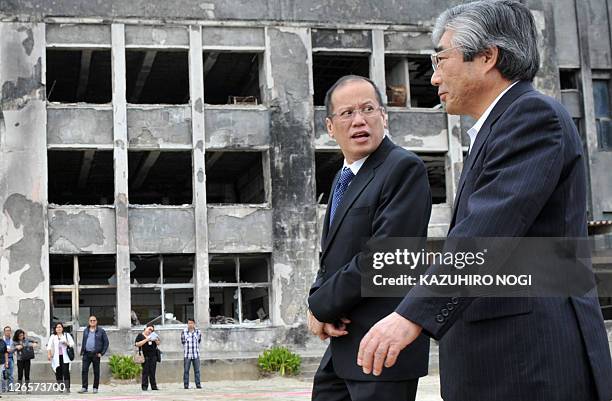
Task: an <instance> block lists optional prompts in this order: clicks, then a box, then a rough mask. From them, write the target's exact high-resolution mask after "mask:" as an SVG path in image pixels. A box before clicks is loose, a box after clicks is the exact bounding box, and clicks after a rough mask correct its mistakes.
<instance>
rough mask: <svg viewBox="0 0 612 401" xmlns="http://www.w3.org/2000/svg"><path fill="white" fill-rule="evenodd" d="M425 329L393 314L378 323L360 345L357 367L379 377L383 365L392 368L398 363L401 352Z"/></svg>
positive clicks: (395, 313)
mask: <svg viewBox="0 0 612 401" xmlns="http://www.w3.org/2000/svg"><path fill="white" fill-rule="evenodd" d="M422 330H423V328H422V327H421V326H419V325H417V324H415V323H413V322H411V321H410V320H408V319H406V318H404V317H403V316H401V315H400V314H398V313H397V312H393V313H392V314H390V315H389V316H387V317H385V318H384V319H382V320H381V321H379V322H378V323H376V324H375V325H374V326H372V328H371V329H370V330H369V331H368V332H367V334H366V335H365V336H364V337H363V339H362V340H361V343H360V344H359V353H358V354H357V365H359V366H361V367H362V368H363V373H365V374H370V373H372V372H373V373H374V376H379V375H380V373H381V372H382V368H383V364H384V366H385V367H387V368H390V367H391V366H393V365H394V364H395V362H396V361H397V357H398V356H399V353H400V351H401V350H403V349H404V348H406V347H407V346H408V345H409V344H410V343H412V342H413V341H414V340H416V338H417V337H418V336H419V334H421V331H422Z"/></svg>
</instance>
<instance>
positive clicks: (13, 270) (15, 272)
mask: <svg viewBox="0 0 612 401" xmlns="http://www.w3.org/2000/svg"><path fill="white" fill-rule="evenodd" d="M247 3H248V4H247ZM458 3H460V1H458V0H457V1H454V0H453V1H433V2H428V3H426V2H419V1H411V2H405V1H404V2H401V1H396V0H387V1H382V2H371V1H362V2H354V1H348V0H338V1H331V2H329V1H328V2H322V1H314V2H307V3H304V4H302V3H299V2H291V1H285V0H269V1H268V0H266V1H249V2H241V1H237V2H227V1H209V2H205V3H202V2H195V1H186V2H181V3H180V4H172V6H169V5H168V4H166V3H164V2H142V1H135V2H123V1H111V2H93V3H91V2H80V1H74V0H62V1H55V2H53V3H52V4H51V3H48V2H40V4H38V3H37V2H16V1H7V0H0V87H1V91H2V92H1V106H2V108H1V110H0V173H1V174H0V204H1V205H2V210H3V213H2V215H0V297H1V299H2V305H3V308H0V322H2V324H3V325H4V324H10V325H12V326H18V327H23V328H25V329H27V330H28V331H30V332H32V333H34V334H36V335H39V336H44V335H46V333H48V331H49V326H50V323H51V321H52V320H56V319H62V318H64V320H67V321H70V322H71V323H72V324H74V325H81V326H82V325H83V323H84V317H83V315H84V314H86V313H87V312H88V311H92V310H99V311H100V312H99V313H100V314H101V315H102V317H103V318H106V319H110V320H108V321H109V322H111V323H109V324H107V326H109V333H110V335H111V338H112V341H111V343H112V346H111V350H112V351H113V352H128V351H129V349H130V345H131V343H132V340H133V338H132V337H134V336H135V333H136V331H137V330H138V329H137V327H139V325H140V324H142V323H144V321H139V320H138V319H135V318H137V317H139V316H140V317H142V316H144V315H143V313H144V312H143V311H144V310H145V309H147V310H149V312H150V311H152V312H151V313H154V314H156V315H159V317H158V318H159V319H161V320H160V322H162V323H165V324H163V325H162V326H163V327H162V328H160V330H161V332H162V336H163V337H164V336H165V337H164V338H165V340H166V341H165V342H166V343H167V344H169V345H168V346H167V348H166V352H169V353H175V352H176V353H178V352H179V351H180V348H179V345H178V343H177V342H176V341H174V339H175V338H176V337H177V336H178V330H179V327H180V326H177V325H176V324H175V323H176V322H177V321H181V319H177V318H178V317H180V316H183V317H186V316H187V315H193V316H196V318H197V320H198V321H199V323H200V325H201V326H207V331H206V338H205V348H206V349H207V350H208V351H210V352H213V353H214V352H218V353H235V352H238V353H239V352H248V351H252V352H258V351H260V350H262V349H264V348H266V347H268V346H270V345H272V344H290V345H293V346H295V347H298V348H300V349H308V350H315V351H316V350H320V349H321V347H323V346H324V344H323V343H321V342H319V341H318V340H316V341H315V340H314V339H313V338H312V337H310V336H308V335H307V334H306V331H305V326H304V317H305V311H306V304H305V299H306V295H307V292H308V288H309V286H310V284H311V282H312V279H313V277H314V275H315V273H316V270H317V269H318V253H319V251H320V249H319V247H320V246H319V243H320V234H321V227H322V224H321V222H322V218H323V216H324V213H325V202H324V201H323V200H322V199H325V196H326V192H328V191H329V183H328V182H327V181H326V180H329V178H330V176H333V174H334V172H335V169H336V168H337V164H338V163H340V162H341V156H339V148H338V146H337V145H336V143H335V142H334V141H332V140H330V138H329V137H328V135H327V133H326V131H325V127H324V117H325V111H324V108H323V107H322V96H323V95H324V92H325V90H326V88H327V87H328V86H329V82H328V81H330V80H333V79H335V78H334V74H341V75H342V74H344V73H349V72H354V73H360V74H363V75H365V76H369V77H370V78H371V79H372V80H374V82H376V83H377V84H378V85H379V86H380V87H381V88H385V89H386V92H385V93H384V96H385V97H386V99H387V101H388V112H389V121H390V129H389V135H390V136H391V138H392V139H393V140H394V141H395V142H396V143H398V144H400V145H401V146H403V147H405V148H407V149H410V150H412V151H415V152H416V153H417V154H418V155H419V156H420V157H421V158H422V159H423V160H424V161H425V163H426V165H427V167H428V176H429V179H430V183H431V184H432V187H435V191H434V197H435V200H434V203H435V205H434V207H433V211H432V218H431V221H430V225H429V235H430V236H432V237H443V236H444V235H445V234H446V231H447V228H448V224H449V220H450V216H451V206H452V204H453V200H454V196H455V191H456V185H457V181H458V179H459V175H460V173H461V169H462V166H463V155H464V153H465V152H466V151H467V142H465V139H466V137H465V132H466V131H467V129H468V128H469V127H470V126H471V124H473V121H470V119H468V118H458V117H456V116H449V115H447V114H446V113H445V112H444V110H443V109H441V108H440V107H437V106H436V105H437V101H436V100H437V98H436V97H435V93H433V95H432V89H431V87H430V85H429V82H428V81H429V77H430V76H431V67H430V62H429V54H430V53H432V52H433V47H434V46H433V44H432V43H431V40H430V31H431V27H432V25H433V22H434V20H435V17H436V16H437V15H438V14H439V13H440V12H441V11H443V10H444V9H445V8H447V7H449V6H452V5H454V4H458ZM526 3H527V4H528V5H529V7H530V8H531V9H532V11H533V15H534V17H535V19H536V22H537V25H538V32H539V35H540V52H541V55H542V63H541V69H540V72H539V74H538V76H537V78H536V80H535V85H536V86H537V87H538V88H539V89H540V90H542V91H544V92H545V93H547V94H549V95H551V96H554V97H556V98H558V99H561V100H562V101H563V102H564V103H565V104H566V105H567V106H568V109H569V110H570V112H571V113H572V116H573V117H574V118H575V121H576V123H577V125H578V126H579V127H580V131H581V135H582V137H583V140H584V143H585V149H586V150H587V153H588V163H589V174H590V180H591V187H590V188H591V191H590V218H591V219H605V218H608V219H609V218H611V217H610V216H612V200H611V199H612V192H611V191H612V186H610V185H609V182H610V177H609V171H610V169H612V159H611V155H612V152H610V151H609V149H605V148H604V147H602V146H601V143H600V142H601V139H600V131H601V129H600V128H598V124H600V125H601V121H604V122H605V121H606V120H605V119H606V118H608V121H609V116H608V117H606V116H605V115H604V116H603V117H602V116H601V115H600V114H601V113H600V112H601V110H600V106H601V105H600V104H599V103H597V100H596V99H595V98H594V93H595V92H596V91H597V90H599V89H598V88H600V87H601V84H602V82H607V83H608V90H610V89H609V88H610V87H612V85H610V82H611V80H612V77H611V74H612V64H611V58H612V56H611V51H610V41H611V39H610V21H611V20H612V18H611V15H612V11H611V7H610V2H609V1H608V2H605V1H604V0H589V1H587V2H586V3H585V5H584V7H583V5H582V3H578V2H576V1H574V0H562V1H556V2H553V1H551V0H529V1H527V2H526ZM347 66H348V67H347ZM334 71H336V72H334ZM337 71H340V72H337ZM232 74H233V75H232ZM330 76H331V78H329V77H330ZM47 77H51V79H50V81H51V82H47ZM572 80H573V81H572ZM570 81H572V82H573V83H574V85H573V86H572V85H571V84H568V82H570ZM570 83H571V82H570ZM568 85H569V86H568ZM597 93H598V92H597ZM322 171H325V172H327V173H326V174H323V175H327V177H320V175H321V172H322ZM326 185H327V187H326ZM604 241H605V240H604ZM96 257H100V258H99V259H96ZM50 258H51V261H50ZM109 258H110V259H109ZM177 260H178V261H179V262H176V261H177ZM262 260H265V261H266V262H265V263H260V262H261V261H262ZM109 261H111V262H109ZM254 261H255V262H254ZM108 263H114V264H115V268H114V269H111V270H110V271H107V270H105V269H108ZM87 266H89V267H87ZM92 266H93V267H92ZM95 266H98V267H97V268H99V270H100V271H99V272H98V273H99V274H94V273H96V272H95V270H96V267H95ZM142 266H144V267H142ZM186 266H187V267H188V268H192V269H193V270H192V271H191V272H188V273H184V269H185V268H186ZM84 269H91V271H85V270H84ZM142 269H144V270H145V271H144V272H143V271H142ZM147 269H148V270H154V271H155V272H156V273H155V274H158V275H157V276H156V275H155V274H151V271H146V270H147ZM249 269H250V270H249ZM104 272H106V273H104ZM79 273H81V274H80V276H79ZM104 274H106V276H104ZM78 280H81V282H79V281H78ZM92 294H94V296H97V297H98V298H94V299H95V300H97V301H99V302H98V303H100V304H104V305H106V306H104V307H102V306H100V308H101V309H91V308H90V307H89V306H87V307H85V306H84V305H85V304H87V302H91V301H87V297H88V296H92ZM96 294H97V295H96ZM162 294H163V295H162ZM186 294H187V295H186ZM155 296H157V297H158V300H157V301H155V302H156V303H155V304H147V305H143V304H142V302H144V301H143V300H144V299H150V298H154V297H155ZM181 297H182V298H181ZM83 302H85V304H84V303H83ZM168 311H170V312H172V313H171V315H173V316H172V317H167V318H166V317H165V316H164V315H165V312H168ZM147 313H148V312H147ZM230 315H231V316H230ZM146 316H147V319H148V318H149V316H148V314H146ZM166 319H167V320H166ZM136 322H138V323H136ZM160 322H157V323H160Z"/></svg>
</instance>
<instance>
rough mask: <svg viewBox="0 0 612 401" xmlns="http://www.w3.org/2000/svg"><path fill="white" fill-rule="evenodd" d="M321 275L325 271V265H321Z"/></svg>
mask: <svg viewBox="0 0 612 401" xmlns="http://www.w3.org/2000/svg"><path fill="white" fill-rule="evenodd" d="M320 270H321V273H325V272H326V271H327V268H326V267H325V264H322V265H321V269H320Z"/></svg>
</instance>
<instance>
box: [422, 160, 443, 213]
mask: <svg viewBox="0 0 612 401" xmlns="http://www.w3.org/2000/svg"><path fill="white" fill-rule="evenodd" d="M417 155H418V156H419V157H420V158H421V160H423V162H424V163H425V167H426V168H427V179H428V180H429V187H430V189H431V201H432V203H433V204H440V203H446V168H445V163H446V156H445V155H444V154H441V153H421V152H419V153H417Z"/></svg>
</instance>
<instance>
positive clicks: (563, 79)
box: [559, 69, 578, 90]
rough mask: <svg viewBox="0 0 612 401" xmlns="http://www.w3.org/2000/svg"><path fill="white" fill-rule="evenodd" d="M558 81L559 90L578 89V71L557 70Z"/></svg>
mask: <svg viewBox="0 0 612 401" xmlns="http://www.w3.org/2000/svg"><path fill="white" fill-rule="evenodd" d="M559 80H560V84H561V90H566V89H576V90H577V89H578V71H577V70H567V69H560V70H559Z"/></svg>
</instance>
